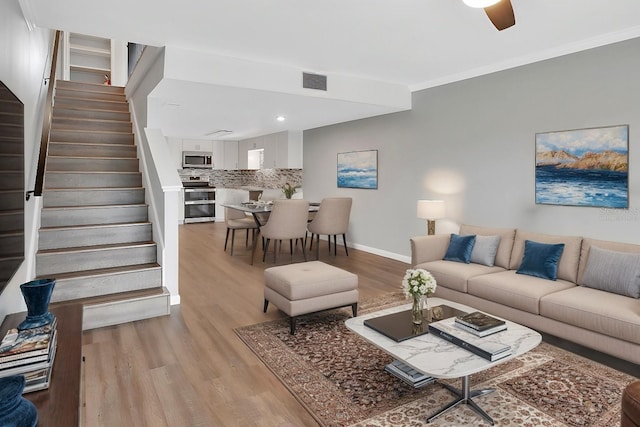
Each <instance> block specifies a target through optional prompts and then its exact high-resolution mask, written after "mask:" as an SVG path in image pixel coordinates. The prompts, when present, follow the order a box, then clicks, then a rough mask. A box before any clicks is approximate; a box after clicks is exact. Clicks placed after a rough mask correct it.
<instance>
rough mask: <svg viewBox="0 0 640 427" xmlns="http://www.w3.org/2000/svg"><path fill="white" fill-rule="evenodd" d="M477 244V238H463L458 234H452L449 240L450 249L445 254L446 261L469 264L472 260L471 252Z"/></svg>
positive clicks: (472, 236)
mask: <svg viewBox="0 0 640 427" xmlns="http://www.w3.org/2000/svg"><path fill="white" fill-rule="evenodd" d="M475 242H476V236H474V235H471V236H461V235H458V234H451V238H450V239H449V247H448V248H447V252H446V253H445V254H444V259H445V260H447V261H456V262H464V263H466V264H469V261H470V260H471V251H472V250H473V245H474V244H475Z"/></svg>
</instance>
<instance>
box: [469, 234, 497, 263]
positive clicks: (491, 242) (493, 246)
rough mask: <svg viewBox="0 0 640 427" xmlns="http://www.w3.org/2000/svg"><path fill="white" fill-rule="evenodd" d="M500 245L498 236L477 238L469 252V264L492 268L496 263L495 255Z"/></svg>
mask: <svg viewBox="0 0 640 427" xmlns="http://www.w3.org/2000/svg"><path fill="white" fill-rule="evenodd" d="M499 245H500V236H478V235H476V243H475V244H474V245H473V250H472V251H471V262H474V263H476V264H482V265H487V266H489V267H493V266H494V264H495V262H496V253H497V252H498V246H499Z"/></svg>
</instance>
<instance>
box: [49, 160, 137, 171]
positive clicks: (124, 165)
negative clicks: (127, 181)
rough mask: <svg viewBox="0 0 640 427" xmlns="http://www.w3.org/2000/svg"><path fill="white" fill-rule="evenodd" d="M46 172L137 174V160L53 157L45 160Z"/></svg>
mask: <svg viewBox="0 0 640 427" xmlns="http://www.w3.org/2000/svg"><path fill="white" fill-rule="evenodd" d="M47 170H48V171H86V172H138V171H139V170H140V167H139V163H138V159H99V158H98V159H96V158H86V157H57V156H55V157H53V156H49V158H48V159H47Z"/></svg>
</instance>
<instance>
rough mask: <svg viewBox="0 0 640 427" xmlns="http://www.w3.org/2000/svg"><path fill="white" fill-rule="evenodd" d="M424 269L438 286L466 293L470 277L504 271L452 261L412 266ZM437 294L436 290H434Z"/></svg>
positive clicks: (502, 269)
mask: <svg viewBox="0 0 640 427" xmlns="http://www.w3.org/2000/svg"><path fill="white" fill-rule="evenodd" d="M414 268H424V269H425V270H427V271H428V272H429V273H431V274H432V275H433V277H435V279H436V282H437V283H438V286H442V287H445V288H449V289H454V290H456V291H459V292H467V280H469V278H471V277H475V276H481V275H484V274H489V273H497V272H501V271H505V270H504V268H502V267H487V266H486V265H481V264H461V263H459V262H454V261H444V260H439V261H430V262H424V263H422V264H418V265H416V266H414ZM436 292H437V290H436Z"/></svg>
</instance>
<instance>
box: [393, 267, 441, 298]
mask: <svg viewBox="0 0 640 427" xmlns="http://www.w3.org/2000/svg"><path fill="white" fill-rule="evenodd" d="M436 286H437V285H436V279H435V278H434V277H433V275H432V274H431V273H429V272H428V271H427V270H424V269H422V268H417V269H411V268H410V269H408V270H407V272H406V274H405V275H404V278H403V279H402V291H403V292H404V296H405V297H407V298H409V296H423V295H427V296H429V295H431V294H432V293H434V292H435V291H436Z"/></svg>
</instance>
